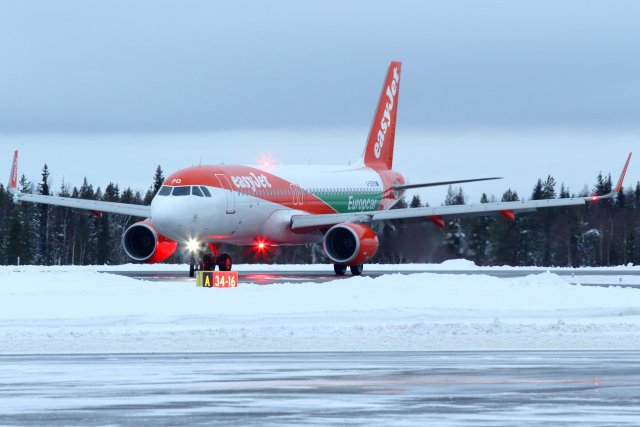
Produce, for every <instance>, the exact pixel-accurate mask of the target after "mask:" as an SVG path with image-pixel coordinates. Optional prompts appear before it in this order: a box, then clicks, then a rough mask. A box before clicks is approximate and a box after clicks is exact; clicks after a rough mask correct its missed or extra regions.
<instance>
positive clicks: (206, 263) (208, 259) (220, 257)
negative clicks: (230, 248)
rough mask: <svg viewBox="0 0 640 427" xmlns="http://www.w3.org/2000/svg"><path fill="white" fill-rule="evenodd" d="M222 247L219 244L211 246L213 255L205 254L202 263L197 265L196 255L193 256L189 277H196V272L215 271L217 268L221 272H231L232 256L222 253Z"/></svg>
mask: <svg viewBox="0 0 640 427" xmlns="http://www.w3.org/2000/svg"><path fill="white" fill-rule="evenodd" d="M220 246H221V245H219V244H213V243H211V244H209V248H210V249H211V253H206V254H204V255H203V256H202V259H201V261H200V263H196V260H195V255H193V256H192V257H191V263H190V265H189V277H195V275H196V271H215V270H216V267H218V268H219V269H220V271H231V269H232V268H233V260H232V259H231V255H229V254H226V253H220Z"/></svg>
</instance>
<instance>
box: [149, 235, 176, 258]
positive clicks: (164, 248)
mask: <svg viewBox="0 0 640 427" xmlns="http://www.w3.org/2000/svg"><path fill="white" fill-rule="evenodd" d="M160 239H165V240H164V241H162V240H160ZM177 249H178V242H176V241H173V240H169V239H167V238H166V237H164V236H163V235H162V234H159V235H158V244H157V245H156V251H155V252H154V253H153V256H152V257H151V259H149V261H147V262H148V263H149V264H157V263H159V262H162V261H165V260H166V259H167V258H169V257H170V256H171V255H173V254H174V253H175V252H176V250H177Z"/></svg>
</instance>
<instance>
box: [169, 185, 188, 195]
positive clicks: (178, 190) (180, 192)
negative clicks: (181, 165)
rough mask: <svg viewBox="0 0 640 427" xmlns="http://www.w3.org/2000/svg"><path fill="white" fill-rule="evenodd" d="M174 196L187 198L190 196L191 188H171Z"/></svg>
mask: <svg viewBox="0 0 640 427" xmlns="http://www.w3.org/2000/svg"><path fill="white" fill-rule="evenodd" d="M172 194H173V195H174V196H188V195H190V194H191V187H173V193H172Z"/></svg>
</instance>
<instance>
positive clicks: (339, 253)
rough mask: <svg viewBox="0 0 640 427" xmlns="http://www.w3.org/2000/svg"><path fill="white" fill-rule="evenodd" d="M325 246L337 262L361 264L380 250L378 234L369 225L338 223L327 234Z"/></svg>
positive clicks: (341, 263)
mask: <svg viewBox="0 0 640 427" xmlns="http://www.w3.org/2000/svg"><path fill="white" fill-rule="evenodd" d="M323 247H324V252H325V253H326V254H327V256H328V257H329V259H330V260H331V261H333V262H334V263H335V264H340V265H359V264H363V263H364V262H365V261H366V260H368V259H370V258H372V257H373V256H374V255H375V254H376V252H377V251H378V236H377V235H376V233H375V232H374V231H373V230H372V229H371V227H369V226H368V225H363V224H348V223H344V224H338V225H336V226H334V227H333V228H331V229H330V230H329V231H327V233H326V234H325V236H324V242H323Z"/></svg>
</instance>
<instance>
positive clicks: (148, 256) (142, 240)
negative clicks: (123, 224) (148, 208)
mask: <svg viewBox="0 0 640 427" xmlns="http://www.w3.org/2000/svg"><path fill="white" fill-rule="evenodd" d="M122 245H123V246H124V251H125V252H126V253H127V255H129V257H130V258H132V259H134V260H135V261H138V262H148V263H150V264H155V263H157V262H162V261H164V260H166V259H167V258H169V257H170V256H171V255H173V254H174V252H175V251H176V249H178V242H175V241H173V240H169V239H167V238H166V237H164V236H163V235H162V234H160V233H158V232H157V231H156V229H155V228H153V224H151V223H150V222H148V221H143V222H138V223H135V224H133V225H132V226H131V227H129V228H128V229H127V231H125V232H124V234H123V236H122Z"/></svg>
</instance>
